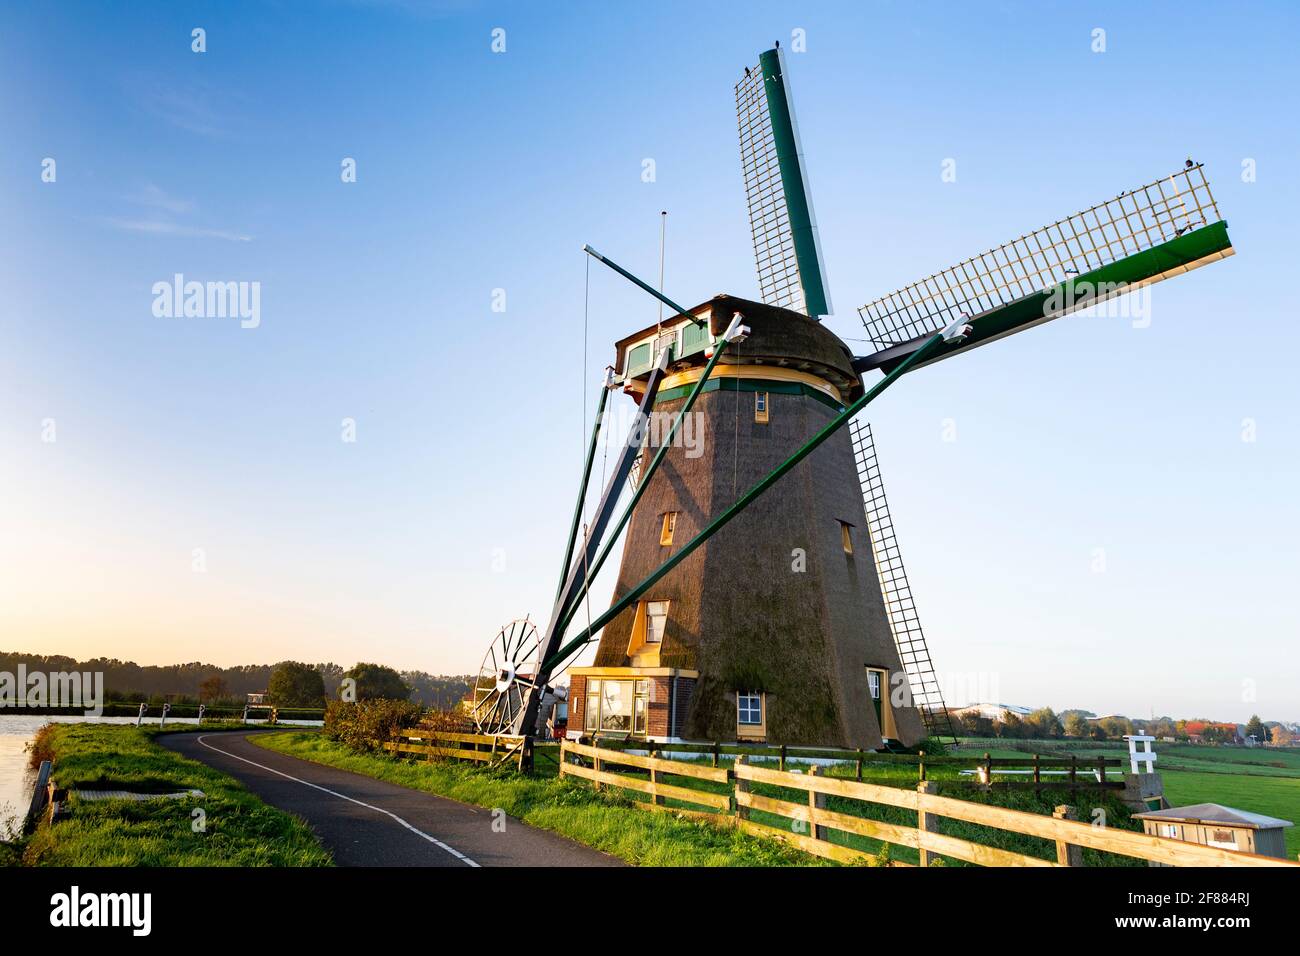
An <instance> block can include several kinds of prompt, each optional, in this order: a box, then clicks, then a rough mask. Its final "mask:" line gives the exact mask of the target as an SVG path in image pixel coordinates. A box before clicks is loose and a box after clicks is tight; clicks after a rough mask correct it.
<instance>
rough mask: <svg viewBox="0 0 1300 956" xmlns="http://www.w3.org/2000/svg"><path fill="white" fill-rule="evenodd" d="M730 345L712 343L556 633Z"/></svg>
mask: <svg viewBox="0 0 1300 956" xmlns="http://www.w3.org/2000/svg"><path fill="white" fill-rule="evenodd" d="M735 325H736V323H735V321H733V322H732V327H731V328H728V330H727V331H728V332H731V331H732V329H733V328H734V327H735ZM730 344H731V340H730V339H729V338H727V337H726V336H725V335H724V336H723V337H722V338H720V339H719V340H718V341H717V342H715V343H714V345H713V357H712V358H711V359H709V362H708V364H707V365H705V366H704V371H703V373H701V375H700V379H699V381H697V382H696V383H695V387H694V388H692V389H691V393H690V394H689V395H687V396H686V401H685V402H684V403H683V404H682V407H681V408H680V409H678V410H677V416H676V417H675V418H674V419H673V424H672V427H671V428H669V429H668V435H667V436H666V437H665V438H664V439H663V440H662V441H661V442H660V443H659V450H658V451H657V452H655V456H654V458H652V459H651V461H650V465H649V467H647V468H644V469H642V471H641V477H640V479H639V480H638V481H637V485H636V491H635V492H634V493H633V495H632V500H631V501H630V502H628V506H627V508H625V509H624V511H623V515H622V517H621V518H619V520H618V524H617V525H615V526H614V530H613V531H611V532H610V533H609V537H608V538H606V539H605V543H604V545H603V546H602V547H601V549H600V553H599V554H597V555H596V559H595V560H594V561H592V563H591V568H590V569H589V570H587V572H586V579H585V580H584V581H583V582H582V587H581V589H579V591H578V593H577V594H575V595H574V597H573V601H572V602H571V603H570V604H569V606H568V607H567V608H563V609H562V613H563V615H564V617H563V618H561V620H560V627H559V632H558V633H560V634H563V633H564V632H565V631H566V630H567V629H568V627H569V624H570V623H571V622H572V621H573V617H574V615H575V614H577V613H578V608H579V606H580V605H581V603H582V598H583V596H584V595H585V594H586V593H587V591H589V590H590V589H591V582H592V581H594V580H595V579H596V575H597V574H599V573H600V569H601V566H602V565H604V563H605V559H606V558H608V557H609V553H610V551H612V550H613V549H614V545H615V543H617V541H618V536H619V535H620V534H622V533H623V529H624V528H625V527H627V523H628V521H630V520H631V518H632V512H633V511H634V510H635V509H636V505H637V502H638V501H640V500H641V496H642V495H644V494H645V490H646V488H648V487H649V486H650V479H651V478H652V477H653V476H654V473H655V472H656V471H658V470H659V465H660V463H661V462H662V461H663V460H664V456H665V455H666V454H668V449H669V448H670V447H672V443H673V439H674V438H675V437H677V430H678V429H679V428H681V425H682V421H683V420H684V419H685V418H686V416H687V415H688V414H690V411H691V408H692V407H694V405H695V400H696V399H697V398H699V397H700V394H701V393H702V392H703V391H704V384H705V382H707V381H708V380H709V376H710V375H712V374H713V369H714V367H715V366H716V365H717V364H718V360H719V359H720V358H722V353H723V352H725V351H726V350H727V346H728V345H730Z"/></svg>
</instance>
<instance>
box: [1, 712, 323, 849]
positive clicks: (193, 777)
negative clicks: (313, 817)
mask: <svg viewBox="0 0 1300 956" xmlns="http://www.w3.org/2000/svg"><path fill="white" fill-rule="evenodd" d="M176 729H177V730H183V729H193V728H185V727H183V726H181V727H177V728H176ZM205 729H207V728H206V727H205ZM213 729H216V728H213ZM164 732H172V729H171V728H168V730H167V731H164ZM159 733H160V731H159V730H158V729H157V728H148V727H131V726H122V725H104V724H58V723H54V724H49V725H48V726H46V727H43V728H42V729H41V731H40V732H39V733H38V735H37V738H36V740H35V741H34V742H33V744H32V756H33V759H36V760H40V759H44V758H49V759H52V760H53V761H54V779H55V780H56V781H57V783H58V785H59V787H61V788H63V787H66V788H69V789H112V790H128V791H138V792H166V791H177V790H202V791H203V793H204V796H202V797H191V798H186V799H180V800H147V801H135V800H97V801H93V802H90V801H79V800H77V799H76V798H75V797H73V798H72V799H71V800H70V801H69V806H70V809H71V816H70V818H69V819H66V820H60V821H59V822H57V823H54V824H50V823H42V824H41V825H40V827H38V828H37V829H36V831H35V832H34V833H33V834H32V835H31V836H30V837H28V838H27V839H26V840H25V841H24V842H23V844H22V845H21V848H15V849H14V851H13V852H12V853H11V860H10V862H14V860H13V859H12V857H13V856H17V855H20V856H21V862H22V863H23V864H26V865H29V866H329V865H330V864H331V860H330V855H329V853H328V852H327V851H326V850H324V849H323V848H322V847H321V845H320V844H319V843H318V842H317V840H316V837H315V836H314V835H313V834H312V832H311V830H310V828H308V826H307V825H306V824H305V823H304V822H303V821H301V820H300V819H298V818H297V817H294V816H292V815H291V814H288V813H285V812H283V811H282V810H277V809H275V808H274V807H270V806H268V805H266V804H265V803H263V802H262V801H261V800H259V799H258V798H257V797H255V796H253V795H252V794H251V793H249V792H248V791H247V790H245V789H244V787H243V786H242V785H241V784H240V783H239V782H238V781H236V780H235V779H233V778H232V777H229V776H227V775H226V774H223V773H220V772H219V771H216V770H213V769H211V768H210V767H206V766H204V765H203V764H201V763H197V762H195V761H193V760H189V759H187V758H185V757H182V756H180V755H179V754H176V753H172V752H171V751H170V750H167V749H165V748H163V747H161V746H159V745H158V743H157V741H156V740H155V739H154V738H156V737H157V736H159ZM196 810H201V811H202V813H201V814H197V813H195V811H196Z"/></svg>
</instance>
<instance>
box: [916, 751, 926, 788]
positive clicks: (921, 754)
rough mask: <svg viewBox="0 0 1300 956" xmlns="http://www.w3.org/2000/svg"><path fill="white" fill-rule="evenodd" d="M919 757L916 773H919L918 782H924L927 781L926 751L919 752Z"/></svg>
mask: <svg viewBox="0 0 1300 956" xmlns="http://www.w3.org/2000/svg"><path fill="white" fill-rule="evenodd" d="M919 758H920V759H918V760H917V762H916V774H917V776H916V782H917V783H924V782H925V751H924V750H922V751H920V752H919Z"/></svg>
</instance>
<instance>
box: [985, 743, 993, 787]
mask: <svg viewBox="0 0 1300 956" xmlns="http://www.w3.org/2000/svg"><path fill="white" fill-rule="evenodd" d="M984 782H985V783H987V784H989V786H990V787H992V785H993V757H992V755H991V754H990V753H989V752H988V751H987V750H986V751H984Z"/></svg>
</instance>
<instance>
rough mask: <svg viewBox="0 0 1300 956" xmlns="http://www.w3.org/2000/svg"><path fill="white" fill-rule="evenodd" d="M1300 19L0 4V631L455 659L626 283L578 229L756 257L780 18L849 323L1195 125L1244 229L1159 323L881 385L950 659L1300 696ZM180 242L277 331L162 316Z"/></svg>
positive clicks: (1157, 312)
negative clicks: (646, 177) (591, 260)
mask: <svg viewBox="0 0 1300 956" xmlns="http://www.w3.org/2000/svg"><path fill="white" fill-rule="evenodd" d="M1297 19H1298V18H1297V15H1296V14H1295V13H1294V12H1293V11H1292V9H1290V8H1289V7H1288V5H1285V4H1281V3H1277V4H1267V3H1266V4H1257V5H1253V6H1251V7H1250V8H1249V9H1248V10H1245V9H1242V10H1233V9H1221V8H1218V7H1214V6H1210V5H1198V4H1187V3H1178V4H1163V3H1152V4H1144V5H1142V6H1141V8H1140V9H1134V8H1133V7H1132V6H1131V5H1126V4H1101V5H1092V6H1085V5H1082V4H1030V3H1026V4H999V5H995V6H987V5H979V6H978V7H977V6H975V5H966V4H961V5H957V4H953V5H946V6H944V5H940V6H939V7H937V8H935V9H934V10H933V11H931V12H921V11H919V10H918V9H917V8H915V7H914V6H913V5H908V4H853V5H847V4H846V5H838V4H820V5H817V7H816V8H815V9H814V10H812V11H809V10H806V9H802V8H801V7H800V6H797V5H785V4H772V3H765V4H746V5H745V6H744V7H741V6H740V5H737V4H701V3H687V4H676V3H663V4H655V5H630V4H629V5H622V4H620V5H610V4H570V5H564V6H558V5H556V6H550V5H548V6H543V5H540V4H518V5H499V4H478V3H472V2H455V3H427V4H426V3H420V2H416V0H409V2H391V3H385V2H378V0H376V2H334V3H322V4H316V5H309V4H298V3H266V4H254V3H219V4H217V3H213V4H204V3H194V4H185V5H174V4H148V3H139V4H130V5H117V6H115V7H111V8H110V7H106V6H102V5H98V4H89V3H84V4H83V3H63V4H42V5H35V4H31V5H25V6H18V7H11V8H9V9H8V10H7V11H6V13H5V15H4V26H5V29H4V30H3V32H0V71H2V75H3V83H0V124H2V126H0V128H2V129H3V130H4V135H3V136H2V137H0V283H3V288H4V290H5V295H4V298H3V304H0V449H2V454H0V528H3V529H4V532H3V534H0V645H4V646H7V647H13V648H22V649H29V650H33V651H44V652H56V651H58V652H65V653H72V654H80V655H83V656H88V655H91V654H105V655H110V656H117V657H123V658H134V659H137V660H141V661H144V662H150V663H159V662H166V661H176V660H196V659H199V660H209V661H213V662H217V663H221V664H233V663H242V662H252V661H269V660H278V659H282V658H300V659H307V660H326V659H332V660H336V661H339V662H342V663H344V664H350V663H352V662H353V661H355V660H357V659H379V660H382V661H385V662H388V663H392V664H394V665H398V666H403V667H415V668H421V669H426V670H430V671H439V672H457V671H459V672H464V671H467V670H474V669H476V668H477V663H478V659H479V657H480V656H481V654H482V650H483V647H484V646H485V644H486V642H487V641H488V639H489V638H490V637H491V635H492V633H493V632H494V630H495V628H496V627H498V626H499V625H500V624H501V623H503V622H505V621H507V620H509V619H510V618H512V617H516V616H522V615H523V614H525V613H529V612H531V613H532V614H533V615H534V616H535V617H545V616H546V614H547V611H548V609H549V602H550V598H551V595H552V593H553V590H554V587H555V581H554V578H555V575H556V574H557V573H558V567H557V566H558V563H559V560H560V557H561V554H560V552H561V548H562V544H563V535H564V532H565V529H566V525H567V521H568V516H569V511H570V508H571V504H572V494H573V491H574V488H575V486H576V480H577V477H578V474H579V471H580V467H581V453H582V446H583V443H584V441H585V435H584V433H583V415H584V409H587V410H589V409H590V407H591V406H592V405H593V404H594V401H595V393H594V383H595V382H596V381H597V379H598V378H599V376H600V370H601V369H602V368H603V366H604V365H605V364H607V363H608V362H609V361H610V360H611V358H612V347H611V346H612V342H613V341H614V340H615V339H617V338H619V337H620V336H622V335H623V334H626V333H627V331H629V330H631V329H633V328H637V327H640V326H642V325H644V324H645V323H647V322H650V321H653V318H654V315H655V313H656V309H655V305H654V303H653V302H652V301H651V300H650V299H648V298H647V297H645V296H644V295H642V294H641V293H639V292H637V291H636V290H634V289H631V288H630V287H629V286H628V285H627V284H626V283H624V282H623V281H622V280H620V279H618V278H617V277H616V276H613V275H612V274H610V273H608V272H606V271H604V270H601V269H597V270H596V271H594V272H593V273H592V277H591V312H590V325H589V333H588V336H587V338H586V340H585V342H584V336H583V315H582V303H583V283H584V269H585V263H584V261H583V256H582V255H581V253H580V252H579V249H580V247H581V245H582V244H583V243H584V242H590V243H591V244H592V245H594V246H596V247H597V248H599V249H601V250H602V251H603V252H606V253H608V254H609V255H610V256H612V257H614V258H615V259H617V260H618V261H620V262H621V263H622V264H624V265H625V266H627V267H628V268H630V269H632V270H633V271H635V272H638V273H639V274H641V275H643V276H647V277H650V276H653V274H654V272H655V270H656V260H657V243H658V218H659V217H658V212H659V210H660V209H667V210H669V213H670V215H669V225H668V256H667V290H668V291H669V293H670V294H671V295H672V296H674V297H675V298H676V299H678V301H682V302H684V303H694V302H698V301H702V300H703V299H705V298H707V297H709V296H710V295H712V294H714V293H716V292H721V291H729V292H732V293H735V294H738V295H751V296H752V295H755V294H756V280H755V277H754V268H753V260H752V250H751V247H750V243H749V235H748V229H747V223H746V218H745V208H744V195H743V187H742V183H741V179H740V174H739V159H738V147H737V144H736V125H735V117H734V112H733V111H734V102H733V92H732V88H733V85H734V83H735V82H736V79H737V76H738V74H739V73H740V72H741V69H742V67H744V66H745V65H747V64H752V63H754V62H756V61H757V55H758V53H759V52H760V51H761V50H763V49H766V48H767V47H768V46H769V45H770V43H771V41H772V40H773V39H782V40H783V43H784V44H785V45H787V46H788V45H789V38H790V36H791V31H792V30H795V29H802V30H804V31H805V32H806V37H807V52H806V53H798V54H793V53H792V54H791V55H790V57H789V61H790V71H791V74H792V76H791V79H792V85H793V91H794V96H795V100H796V105H797V107H798V112H799V121H800V127H801V132H802V135H803V141H804V148H805V151H806V153H807V157H808V163H809V169H810V178H811V183H812V187H813V192H814V199H815V202H816V208H817V215H818V220H819V225H820V228H821V237H822V244H823V249H824V252H825V258H826V264H827V272H828V276H829V281H830V287H831V291H832V295H833V297H834V301H835V303H836V306H837V314H836V315H835V316H834V317H833V318H832V319H830V320H829V321H830V324H831V326H832V328H834V329H835V330H836V331H837V332H839V333H840V334H842V335H844V336H846V337H854V336H858V337H860V336H862V334H863V333H862V330H861V325H860V324H859V322H858V319H857V315H856V311H855V307H856V306H857V305H860V304H862V303H863V302H866V301H868V300H869V299H872V298H875V297H876V296H878V295H881V294H883V293H885V292H888V291H890V290H892V289H893V288H895V287H897V286H900V285H903V284H905V283H907V282H910V281H912V280H914V279H917V278H919V277H921V276H923V275H928V274H930V273H932V272H934V271H936V270H938V269H939V268H942V267H944V266H947V265H949V264H951V263H953V262H955V261H957V260H958V259H962V258H965V257H966V256H969V255H971V254H973V253H975V252H978V251H981V250H983V249H985V248H988V247H989V246H992V245H994V244H997V243H1000V242H1003V241H1006V240H1008V239H1010V238H1012V237H1015V236H1019V235H1021V234H1023V233H1025V232H1027V231H1029V230H1030V229H1032V228H1035V227H1038V226H1040V225H1043V224H1044V223H1046V222H1048V221H1049V220H1055V219H1057V218H1059V217H1060V216H1063V215H1065V214H1068V213H1071V212H1075V211H1077V210H1079V209H1082V208H1084V207H1086V206H1089V205H1091V204H1092V203H1094V202H1097V201H1099V200H1101V199H1104V198H1106V197H1109V196H1113V195H1115V194H1116V193H1117V192H1118V191H1119V190H1121V189H1125V188H1130V187H1132V186H1135V185H1138V184H1140V183H1143V182H1147V181H1150V180H1153V179H1155V178H1157V177H1159V176H1161V175H1163V174H1166V173H1168V172H1171V171H1173V170H1174V169H1175V168H1177V167H1178V166H1180V165H1181V163H1182V161H1183V159H1184V158H1185V157H1187V156H1188V155H1189V154H1190V155H1192V156H1193V157H1195V158H1196V159H1197V160H1199V161H1202V162H1204V163H1206V166H1207V171H1208V174H1209V176H1210V179H1211V183H1212V185H1213V187H1214V189H1215V193H1216V198H1217V199H1218V200H1219V205H1220V209H1221V211H1222V212H1223V214H1224V216H1225V217H1226V218H1227V220H1228V222H1229V227H1230V232H1231V235H1232V237H1233V240H1234V243H1235V245H1236V248H1237V252H1238V254H1237V255H1236V256H1235V257H1234V258H1232V259H1230V260H1228V261H1227V262H1224V263H1219V264H1216V265H1214V266H1212V267H1210V268H1207V269H1204V270H1202V271H1199V272H1197V273H1195V274H1192V275H1190V276H1186V277H1182V278H1180V279H1178V280H1176V281H1172V282H1168V283H1164V284H1162V285H1160V286H1157V287H1156V288H1155V289H1154V290H1153V291H1152V323H1151V326H1150V328H1142V329H1138V328H1133V327H1132V324H1131V323H1130V322H1129V321H1127V320H1124V319H1104V318H1093V317H1077V316H1076V317H1072V318H1070V319H1067V320H1064V321H1060V322H1056V323H1053V324H1051V325H1049V326H1046V327H1043V328H1041V329H1037V330H1035V331H1033V332H1030V333H1027V334H1025V335H1022V336H1017V337H1015V338H1013V339H1011V340H1008V341H1005V342H1001V343H998V344H997V345H995V346H993V347H990V348H987V349H981V350H979V351H977V352H974V353H972V354H970V355H968V356H966V357H964V358H963V359H961V360H959V361H953V362H945V363H941V364H939V365H937V366H933V367H931V368H929V369H926V370H922V371H921V372H918V373H917V374H915V375H913V376H910V377H908V378H907V379H905V380H904V381H902V382H900V383H899V385H898V386H897V387H896V388H895V389H894V390H892V391H890V392H889V393H887V394H886V395H885V396H884V397H883V398H882V399H881V400H880V401H879V402H878V403H877V404H876V405H875V406H873V408H872V411H871V415H870V418H871V421H872V422H873V424H874V426H875V429H876V435H877V442H878V445H879V447H880V452H881V455H882V459H883V464H884V468H885V476H886V480H887V483H888V488H889V494H890V502H891V506H892V508H893V511H894V517H895V521H896V524H897V526H898V528H899V531H900V535H901V540H902V543H903V549H904V557H905V560H906V561H907V564H908V568H909V571H910V573H911V577H912V582H913V588H914V591H915V594H916V597H917V600H918V603H919V607H920V610H921V614H922V620H923V622H924V623H925V626H926V628H927V631H928V634H929V638H930V644H931V649H932V652H933V654H934V657H935V660H936V663H937V665H938V667H939V669H940V671H942V672H945V673H951V674H955V675H959V676H960V677H964V679H966V680H967V681H968V682H969V681H972V680H974V681H978V679H979V675H983V680H984V684H983V687H984V688H985V689H986V690H988V691H989V694H984V693H978V694H974V695H972V696H980V697H983V696H989V695H991V694H992V693H993V692H994V691H995V692H996V696H998V697H999V698H1001V699H1003V700H1006V701H1008V702H1013V703H1020V704H1026V705H1037V704H1050V705H1053V706H1056V707H1068V706H1083V707H1088V708H1091V709H1093V710H1095V711H1098V712H1100V713H1106V712H1125V713H1130V714H1148V713H1150V712H1151V711H1152V710H1154V712H1155V713H1157V714H1160V713H1173V714H1178V715H1184V716H1192V715H1194V714H1197V715H1207V716H1215V717H1220V718H1225V719H1244V718H1245V717H1247V716H1249V714H1250V713H1252V712H1256V711H1258V712H1259V713H1261V714H1262V715H1263V716H1265V717H1266V718H1274V719H1289V720H1297V719H1300V693H1298V691H1297V688H1300V662H1298V661H1297V656H1296V654H1295V653H1294V651H1293V647H1294V643H1295V638H1296V631H1297V617H1298V615H1297V611H1296V607H1295V599H1294V592H1295V587H1296V585H1295V580H1296V573H1297V562H1296V560H1295V550H1296V546H1295V542H1296V540H1297V538H1298V537H1300V517H1297V516H1298V515H1300V509H1297V507H1296V505H1295V501H1296V493H1295V484H1296V476H1297V473H1298V471H1300V468H1298V466H1300V452H1298V449H1300V428H1298V427H1297V412H1296V408H1297V401H1296V398H1297V388H1296V384H1295V376H1294V374H1293V372H1292V370H1291V366H1292V364H1293V356H1294V355H1295V354H1296V346H1297V344H1300V342H1298V341H1297V340H1298V339H1300V332H1297V330H1296V323H1295V312H1296V308H1295V305H1294V304H1293V303H1292V302H1291V300H1290V297H1289V295H1288V294H1287V292H1286V287H1287V284H1288V283H1289V279H1290V275H1291V272H1292V271H1293V265H1292V262H1291V248H1290V246H1291V242H1290V241H1289V240H1290V238H1291V237H1290V233H1291V230H1292V228H1293V227H1294V224H1295V223H1296V222H1297V221H1298V220H1300V215H1298V213H1300V208H1298V207H1300V202H1298V197H1297V190H1298V188H1300V187H1298V186H1297V181H1296V177H1295V175H1294V171H1293V170H1291V169H1290V167H1288V166H1287V165H1286V164H1287V163H1288V162H1293V161H1294V157H1295V156H1296V155H1297V151H1298V150H1297V147H1300V142H1298V140H1300V135H1298V134H1297V129H1296V124H1295V123H1294V121H1293V119H1292V117H1291V107H1290V105H1289V104H1290V100H1291V98H1292V97H1293V96H1294V94H1295V89H1296V67H1295V60H1294V54H1293V52H1292V50H1291V49H1290V48H1289V47H1290V41H1291V39H1292V38H1293V37H1294V35H1295V30H1296V27H1297V22H1296V21H1297ZM195 27H202V28H204V29H205V30H206V31H207V52H205V53H202V54H197V53H194V52H192V51H191V30H192V29H193V28H195ZM494 28H502V29H504V30H505V31H506V34H505V35H506V52H505V53H500V54H497V53H493V52H492V50H491V42H492V36H491V32H492V30H493V29H494ZM1095 28H1102V29H1104V30H1105V31H1106V52H1104V53H1094V52H1092V49H1091V47H1092V43H1093V40H1092V31H1093V30H1094V29H1095ZM46 157H49V158H53V159H55V161H56V163H57V180H56V181H55V182H53V183H46V182H42V179H41V168H42V167H41V164H42V160H43V159H45V158H46ZM345 157H351V158H354V159H355V160H356V163H357V182H355V183H343V182H341V181H340V164H341V162H342V160H343V159H344V158H345ZM645 158H653V159H654V160H655V164H656V180H655V182H653V183H646V182H643V181H642V178H641V171H642V161H643V159H645ZM947 158H953V159H955V160H956V163H957V171H958V176H957V181H956V182H953V183H945V182H942V181H941V178H940V164H941V163H942V162H943V160H944V159H947ZM1246 159H1253V160H1254V161H1255V164H1256V169H1257V180H1256V181H1255V182H1249V183H1248V182H1243V181H1242V176H1241V170H1242V163H1243V160H1246ZM175 273H183V274H184V275H185V276H186V277H187V278H192V279H198V280H201V281H207V280H220V281H227V280H231V281H240V280H242V281H257V282H259V283H260V285H261V324H260V326H259V327H258V328H256V329H241V328H240V327H239V325H238V322H237V321H234V320H226V319H193V318H192V319H166V318H157V317H155V316H154V315H153V314H152V311H151V306H152V301H153V295H152V293H151V287H152V286H153V284H154V283H155V282H158V281H170V279H171V277H172V276H173V275H174V274H175ZM494 289H504V290H505V292H506V311H505V312H503V313H502V312H494V311H493V310H492V301H493V299H492V296H493V290H494ZM584 356H585V358H584ZM620 401H626V399H620ZM345 418H352V419H354V420H355V421H356V434H357V441H356V442H354V443H348V442H343V441H341V440H340V433H341V422H342V420H343V419H345ZM47 419H53V421H54V427H55V429H56V435H57V440H56V441H54V442H49V441H42V433H43V424H42V423H43V422H45V421H46V420H47ZM1246 419H1250V420H1251V421H1253V422H1254V423H1255V428H1256V440H1255V441H1253V442H1245V441H1242V429H1243V421H1244V420H1246ZM946 420H952V422H954V423H955V427H956V434H957V440H956V441H944V440H943V437H944V423H945V421H946ZM196 548H201V549H202V551H203V555H204V557H205V560H206V566H207V572H206V573H204V574H196V573H194V571H193V570H192V563H193V554H194V549H196ZM1098 548H1100V549H1104V555H1105V570H1104V572H1101V573H1098V572H1096V571H1094V569H1093V568H1094V563H1095V561H1096V555H1097V551H1096V549H1098ZM611 567H612V565H611ZM607 593H608V583H607V585H606V587H605V589H604V594H605V595H607ZM602 603H603V597H602ZM958 696H962V695H958Z"/></svg>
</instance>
